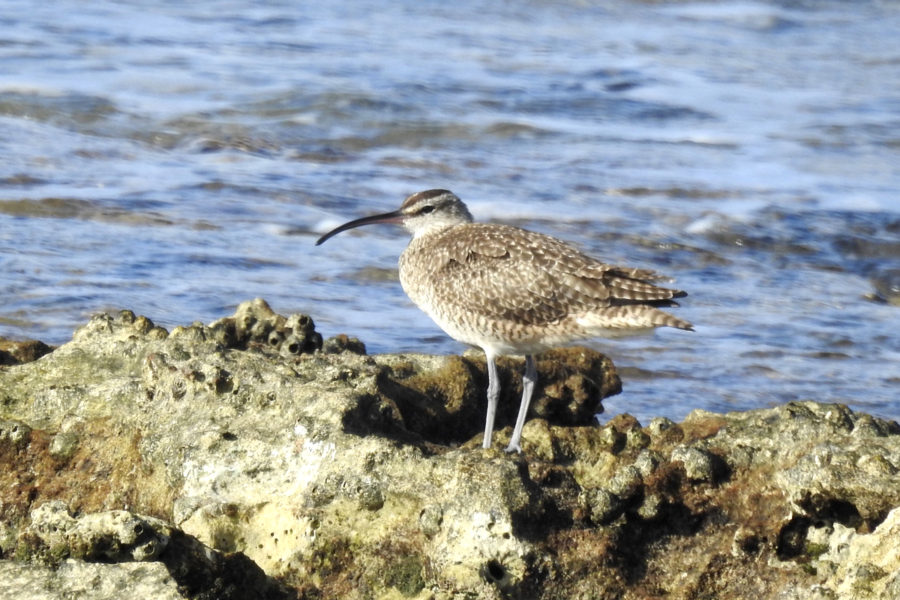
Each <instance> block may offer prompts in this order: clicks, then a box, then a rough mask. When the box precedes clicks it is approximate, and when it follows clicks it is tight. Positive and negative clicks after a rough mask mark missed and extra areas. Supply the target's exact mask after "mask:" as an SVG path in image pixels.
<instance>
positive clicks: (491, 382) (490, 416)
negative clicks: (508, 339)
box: [481, 352, 500, 448]
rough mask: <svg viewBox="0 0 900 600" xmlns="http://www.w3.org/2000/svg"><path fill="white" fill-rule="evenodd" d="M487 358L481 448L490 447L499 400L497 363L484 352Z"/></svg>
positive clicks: (491, 355)
mask: <svg viewBox="0 0 900 600" xmlns="http://www.w3.org/2000/svg"><path fill="white" fill-rule="evenodd" d="M485 358H487V372H488V389H487V401H488V405H487V421H486V422H485V424H484V442H483V443H482V444H481V447H482V448H490V447H491V436H492V435H493V433H494V417H496V416H497V401H498V400H499V399H500V377H498V376H497V363H495V362H494V355H493V354H488V353H486V352H485Z"/></svg>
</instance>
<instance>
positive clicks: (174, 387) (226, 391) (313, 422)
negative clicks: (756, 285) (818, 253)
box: [0, 300, 900, 600]
mask: <svg viewBox="0 0 900 600" xmlns="http://www.w3.org/2000/svg"><path fill="white" fill-rule="evenodd" d="M499 366H500V369H501V378H502V379H503V389H504V390H505V391H506V390H509V391H507V392H506V393H507V395H506V396H505V397H504V398H502V399H501V406H502V407H503V411H501V413H500V414H498V425H499V426H500V428H501V429H500V430H499V431H498V432H497V434H496V435H495V446H497V448H494V449H491V450H482V449H481V448H480V435H481V429H482V427H483V419H484V388H485V386H486V383H487V381H486V376H485V373H484V359H483V357H482V356H481V355H480V354H477V353H476V354H466V355H464V356H462V357H435V356H422V355H412V354H409V355H383V356H366V355H365V354H364V348H363V347H362V345H361V343H357V342H355V341H353V340H352V339H351V338H347V337H346V336H345V337H343V338H341V337H340V336H338V337H337V338H332V341H327V342H323V341H322V339H321V336H320V335H319V334H318V333H317V332H316V331H315V327H314V323H313V321H312V319H310V318H309V317H304V316H302V315H297V316H293V317H283V316H280V315H277V314H275V313H274V312H273V311H272V310H271V308H269V307H268V305H266V304H265V303H264V302H263V301H261V300H256V301H253V302H249V303H245V304H243V305H242V306H241V307H239V309H238V311H237V313H236V314H235V315H234V316H232V317H226V318H225V319H221V320H219V321H217V322H216V323H213V324H211V325H209V326H206V325H202V324H194V325H191V326H189V327H178V328H175V329H174V330H173V331H172V332H171V333H169V332H167V331H166V330H164V329H162V328H159V327H157V326H155V325H154V324H153V323H152V321H150V320H149V319H147V318H146V317H138V316H135V315H134V314H133V313H130V312H129V311H123V312H121V313H119V314H118V315H114V316H113V315H100V316H97V317H95V318H93V319H92V320H91V321H90V322H89V323H88V324H87V325H85V326H84V327H82V328H81V329H79V330H78V331H77V332H76V334H75V336H74V337H73V340H72V341H71V342H69V343H67V344H64V345H62V346H60V347H59V348H56V349H55V350H53V351H52V352H50V353H48V354H45V355H44V356H42V357H40V358H38V359H37V360H33V361H30V362H25V363H21V364H15V365H7V366H0V559H2V560H0V597H5V595H4V594H7V595H8V590H16V589H25V587H26V586H28V589H41V590H45V592H46V595H45V596H32V597H46V598H69V597H78V594H79V593H81V592H80V591H79V590H84V589H88V588H87V587H86V586H88V585H90V583H89V582H94V583H95V584H96V585H97V586H98V587H97V590H98V591H97V595H96V596H92V597H97V598H106V597H113V593H114V592H113V591H106V590H115V589H120V590H121V589H128V590H129V591H130V594H131V595H136V596H137V597H154V598H169V597H188V598H222V599H228V598H234V599H238V598H279V599H280V598H310V599H312V598H351V599H354V598H360V599H362V598H401V597H402V598H419V599H422V600H425V599H432V598H434V599H448V600H449V599H450V598H466V599H480V598H538V599H540V598H546V599H551V598H613V597H615V598H623V599H637V598H647V597H654V596H665V597H668V598H676V599H693V598H708V597H715V598H747V597H755V598H759V599H765V598H786V597H790V598H810V599H812V598H844V597H860V598H865V599H867V600H868V599H887V598H895V597H897V589H898V585H900V584H898V581H900V577H898V563H897V560H898V559H897V557H898V556H900V541H898V540H900V536H898V535H897V533H898V517H897V514H898V511H897V510H896V509H897V507H900V486H898V485H897V483H896V481H897V472H898V469H900V426H898V425H897V424H896V423H893V422H887V421H883V420H879V419H876V418H873V417H870V416H868V415H865V414H858V413H854V412H852V411H850V410H849V409H847V408H846V407H843V406H840V405H822V404H816V403H812V402H806V403H791V404H787V405H784V406H780V407H776V408H773V409H769V410H760V411H750V412H747V413H729V414H724V415H721V414H712V413H705V412H701V411H697V412H694V413H692V414H691V415H690V416H689V417H688V418H687V419H685V420H684V422H682V423H673V422H671V421H669V420H666V419H654V420H653V421H652V422H651V423H650V424H649V425H648V426H647V427H643V426H642V425H641V424H640V423H638V422H637V420H635V419H634V418H633V417H630V416H629V415H618V416H616V417H614V418H612V419H611V420H610V421H609V422H608V423H606V424H605V425H603V426H602V427H601V426H598V425H597V424H596V421H595V418H594V413H595V412H596V411H598V410H599V408H600V407H599V403H600V401H601V400H602V398H603V397H604V396H605V395H608V394H610V393H615V392H617V391H618V389H619V385H620V384H619V381H618V378H617V377H616V376H615V372H614V370H613V368H612V365H611V364H610V363H609V361H608V359H606V358H605V357H603V356H601V355H599V354H597V353H596V352H593V351H591V350H588V349H584V348H569V349H564V350H559V351H556V352H553V353H547V354H545V355H543V356H541V357H540V358H539V360H538V368H539V372H540V377H541V383H540V385H539V389H538V390H537V396H536V401H535V410H534V411H533V413H532V415H531V418H530V419H529V421H528V422H527V424H526V427H525V432H524V439H523V449H524V453H523V454H522V455H507V454H505V453H503V452H502V451H501V450H499V448H502V446H503V445H504V442H505V441H506V440H505V439H504V438H505V437H508V436H509V433H510V429H511V424H512V421H513V419H514V416H515V415H514V413H515V411H516V409H517V406H518V398H517V397H516V396H517V395H518V393H519V390H515V389H514V388H515V386H516V385H518V384H519V380H520V378H521V370H522V361H521V360H515V359H504V360H503V361H501V362H500V365H499ZM504 411H505V412H504ZM35 586H42V587H40V588H38V587H35ZM15 597H28V596H18V595H16V596H15Z"/></svg>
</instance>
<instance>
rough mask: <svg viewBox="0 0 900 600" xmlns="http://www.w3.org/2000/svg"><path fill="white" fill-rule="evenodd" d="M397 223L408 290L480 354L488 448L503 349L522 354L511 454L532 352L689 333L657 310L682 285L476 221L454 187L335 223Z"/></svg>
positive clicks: (532, 374)
mask: <svg viewBox="0 0 900 600" xmlns="http://www.w3.org/2000/svg"><path fill="white" fill-rule="evenodd" d="M372 223H397V224H400V225H403V227H405V228H406V230H407V231H408V232H409V233H411V234H412V240H411V241H410V242H409V246H407V247H406V250H404V251H403V253H402V254H401V255H400V284H401V285H402V286H403V291H405V292H406V294H407V295H408V296H409V298H410V299H411V300H412V301H413V302H414V303H415V304H416V306H418V307H419V308H420V309H422V310H423V311H425V313H427V314H428V316H429V317H431V318H432V320H434V322H435V323H436V324H437V325H438V326H439V327H440V328H441V329H443V330H444V331H445V332H446V333H447V335H449V336H450V337H452V338H454V339H456V340H459V341H460V342H463V343H465V344H469V345H471V346H477V347H479V348H481V349H482V350H483V351H484V354H485V357H486V359H487V372H488V387H487V419H486V422H485V426H484V441H483V443H482V446H483V447H484V448H490V446H491V437H492V435H493V430H494V417H495V415H496V412H497V401H498V399H499V397H500V380H499V377H498V375H497V365H496V362H495V359H496V357H497V356H505V355H524V356H525V375H524V377H523V380H522V388H523V391H522V401H521V404H520V405H519V414H518V417H517V418H516V425H515V427H514V428H513V433H512V437H511V438H510V441H509V445H508V446H507V447H506V451H507V452H521V451H522V450H521V446H520V442H521V439H522V427H523V426H524V425H525V417H526V416H527V414H528V405H529V403H530V402H531V396H532V394H533V393H534V386H535V382H536V381H537V371H536V369H535V366H534V355H535V354H537V353H539V352H542V351H544V350H547V349H550V348H553V347H555V346H560V345H563V344H566V343H568V342H572V341H575V340H581V339H587V338H593V337H613V336H617V335H623V334H631V333H637V332H640V331H644V330H650V329H653V328H654V327H660V326H662V327H675V328H678V329H686V330H688V331H693V327H692V326H691V324H690V323H688V322H687V321H684V320H682V319H679V318H677V317H674V316H672V315H670V314H668V313H666V312H663V311H662V310H660V308H665V307H670V306H677V303H676V302H675V301H674V299H675V298H680V297H682V296H686V295H687V294H686V293H685V292H683V291H681V290H675V289H668V288H664V287H659V286H657V285H655V284H654V283H653V282H654V281H658V280H659V279H662V277H660V276H659V275H657V274H656V273H654V272H653V271H649V270H645V269H632V268H625V267H616V266H613V265H608V264H605V263H602V262H600V261H597V260H595V259H593V258H591V257H589V256H587V255H586V254H583V253H582V252H580V251H578V250H577V249H576V248H574V247H573V246H570V245H569V244H567V243H565V242H563V241H562V240H558V239H556V238H554V237H551V236H549V235H544V234H541V233H535V232H533V231H528V230H526V229H520V228H518V227H512V226H510V225H496V224H488V223H474V222H473V219H472V215H471V213H470V212H469V209H468V208H467V207H466V205H465V204H463V202H462V200H460V199H459V198H457V197H456V195H455V194H453V193H452V192H450V191H448V190H426V191H424V192H418V193H415V194H413V195H411V196H409V197H408V198H406V200H404V201H403V204H402V205H401V206H400V208H399V209H398V210H395V211H393V212H389V213H384V214H379V215H373V216H369V217H363V218H361V219H355V220H353V221H350V222H348V223H344V224H343V225H341V226H340V227H337V228H335V229H332V230H331V231H329V232H328V233H326V234H325V235H323V236H322V237H320V238H319V239H318V240H317V241H316V245H317V246H318V245H319V244H321V243H323V242H324V241H326V240H328V239H329V238H331V237H332V236H334V235H337V234H338V233H340V232H342V231H346V230H348V229H353V228H355V227H360V226H362V225H369V224H372Z"/></svg>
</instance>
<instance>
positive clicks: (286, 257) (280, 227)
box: [0, 0, 900, 421]
mask: <svg viewBox="0 0 900 600" xmlns="http://www.w3.org/2000/svg"><path fill="white" fill-rule="evenodd" d="M319 4H322V5H319ZM897 31H900V3H897V2H854V3H843V2H827V1H825V2H783V3H772V2H739V1H733V2H727V1H725V2H715V3H684V2H672V3H666V2H653V3H645V2H624V1H622V2H616V1H614V2H602V3H590V2H587V3H585V2H517V3H488V2H485V3H479V2H462V3H455V4H454V5H453V6H452V7H451V6H436V5H433V4H431V3H421V2H409V1H401V2H394V3H388V4H387V5H385V4H384V3H377V2H363V1H359V2H342V3H336V4H330V3H302V5H300V6H298V5H297V3H293V2H287V1H285V2H269V3H266V4H265V5H264V6H260V5H259V4H258V3H253V2H247V1H233V2H226V3H222V2H215V3H213V2H204V1H200V2H193V3H181V2H174V1H170V2H152V3H151V2H137V1H134V2H91V3H83V2H76V1H66V0H63V1H59V2H54V3H43V4H42V3H33V2H26V1H18V0H7V1H6V2H4V3H3V4H2V5H0V155H2V157H3V158H2V161H0V298H2V300H0V336H7V337H13V338H39V339H42V340H44V341H46V342H48V343H55V344H59V343H63V342H65V341H66V340H68V339H69V338H70V336H71V333H72V331H73V329H74V328H76V327H77V326H79V325H80V324H82V323H84V322H85V321H86V319H87V318H88V317H89V316H90V315H91V314H92V313H95V312H98V311H103V310H116V309H119V308H130V309H133V310H135V311H136V312H138V313H141V314H145V315H147V316H149V317H150V318H152V319H153V320H154V321H156V322H157V323H159V324H162V325H163V326H167V327H172V326H175V325H178V324H186V323H190V322H193V321H196V320H201V321H205V322H209V321H212V320H214V319H217V318H219V317H221V316H223V315H226V314H230V313H231V312H232V311H233V309H234V307H235V306H236V305H237V304H238V303H239V302H241V301H243V300H247V299H250V298H253V297H256V296H261V297H264V298H266V299H267V300H268V301H269V302H270V303H271V304H272V306H273V307H274V308H275V309H276V310H277V311H279V312H281V313H285V314H287V313H291V312H305V313H308V314H310V315H312V317H313V318H314V320H315V321H316V323H317V327H318V329H319V330H320V331H321V332H322V333H323V335H325V336H330V335H334V334H336V333H339V332H346V333H348V334H350V335H355V336H358V337H359V338H361V339H362V340H363V341H364V342H365V343H366V344H367V346H368V348H369V351H370V352H399V351H424V352H434V353H451V352H460V351H462V349H463V348H462V347H461V346H460V345H459V344H457V343H456V342H453V341H452V340H449V339H448V338H446V337H445V336H444V335H443V334H442V333H441V332H440V331H439V330H438V329H437V328H436V327H435V326H434V325H433V324H432V323H431V322H430V321H429V320H428V318H427V317H426V316H425V315H424V314H422V313H420V312H418V311H417V310H416V309H415V307H413V306H412V305H411V304H410V302H409V301H408V300H407V299H406V297H405V296H404V295H403V292H402V290H401V289H400V286H399V284H398V283H397V281H396V280H395V269H396V258H397V255H398V254H399V253H400V252H401V250H402V249H403V246H404V244H405V236H404V234H403V232H402V231H400V230H397V229H393V228H390V227H387V226H383V227H373V228H370V229H367V230H360V231H358V232H354V233H348V234H344V235H342V236H339V237H337V238H335V239H333V240H331V241H329V242H328V244H326V245H324V246H321V247H318V248H316V247H314V246H313V241H314V240H315V238H316V236H317V235H318V234H320V233H322V232H324V231H326V230H327V229H329V228H330V227H332V226H335V225H337V224H339V223H341V222H343V221H345V220H349V219H350V218H355V217H357V216H361V215H364V214H369V213H373V212H382V211H385V210H390V209H393V208H395V207H396V206H397V205H398V204H399V202H400V201H401V200H402V199H403V197H404V196H406V195H407V194H409V193H412V192H415V191H418V190H422V189H428V188H434V187H445V188H450V189H452V190H454V191H455V192H457V194H459V195H460V196H461V197H462V198H463V199H464V200H466V201H467V202H468V203H469V206H470V208H471V210H472V212H473V213H474V214H475V215H476V217H477V218H479V219H482V220H491V221H495V222H508V223H514V224H517V225H521V226H525V227H528V228H532V229H536V230H540V231H543V232H546V233H550V234H552V235H556V236H558V237H562V238H564V239H567V240H569V241H572V242H574V243H576V244H578V245H579V246H580V247H582V248H583V249H584V250H586V251H588V252H589V253H591V254H594V255H596V256H597V257H599V258H602V259H603V260H606V261H609V262H620V263H624V264H629V265H634V266H641V267H647V268H654V269H657V270H659V271H662V272H664V273H666V274H669V275H671V276H673V277H674V278H675V279H676V280H677V285H678V286H679V287H681V288H683V289H685V290H687V291H688V292H689V293H690V296H689V297H688V298H686V299H685V301H684V302H683V306H682V308H680V309H678V314H679V316H682V317H684V318H687V319H689V320H691V321H693V322H694V323H695V325H696V327H697V331H696V332H694V333H685V332H680V331H668V330H667V331H661V332H658V333H657V334H656V335H654V336H651V337H640V338H629V339H625V340H615V341H603V340H600V341H597V342H594V345H595V346H596V347H598V348H600V349H602V350H604V351H606V352H608V353H609V354H610V355H611V356H612V358H613V360H614V362H615V363H616V365H617V366H618V367H619V368H620V369H621V370H622V374H623V378H624V387H625V390H624V392H623V394H621V395H620V396H618V397H616V398H614V399H610V400H608V401H607V402H606V408H607V411H608V412H610V413H616V412H622V411H628V412H631V413H632V414H635V415H636V416H638V418H639V419H641V420H642V421H645V420H647V419H649V418H650V417H652V416H655V415H665V416H669V417H671V418H675V419H679V418H681V417H683V416H684V415H685V414H687V413H688V412H689V411H690V410H692V409H694V408H704V409H708V410H717V411H723V410H734V409H747V408H755V407H764V406H769V405H772V404H774V403H779V402H784V401H788V400H794V399H813V400H820V401H829V402H844V403H848V404H850V405H851V406H853V407H855V408H859V409H862V410H866V411H868V412H872V413H874V414H876V415H881V416H886V417H890V418H895V419H896V418H900V397H898V390H900V336H898V333H897V331H900V312H898V311H900V307H898V306H896V305H893V304H890V303H885V302H880V301H878V300H877V299H874V298H873V295H874V294H875V292H876V289H879V290H881V294H882V296H885V295H886V296H888V297H890V294H891V292H892V290H894V291H895V292H898V293H900V290H897V284H898V281H900V275H897V274H896V273H897V270H898V269H900V167H898V165H900V45H898V44H897V43H896V35H897ZM885 290H886V292H885Z"/></svg>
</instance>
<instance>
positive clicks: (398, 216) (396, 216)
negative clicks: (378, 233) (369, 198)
mask: <svg viewBox="0 0 900 600" xmlns="http://www.w3.org/2000/svg"><path fill="white" fill-rule="evenodd" d="M401 222H403V213H401V212H400V211H399V210H395V211H393V212H389V213H384V214H381V215H372V216H371V217H363V218H361V219H354V220H352V221H350V222H349V223H344V224H343V225H341V226H339V227H335V228H334V229H332V230H331V231H329V232H328V233H326V234H325V235H323V236H322V237H320V238H319V239H318V240H316V246H318V245H319V244H322V243H323V242H325V241H326V240H328V239H329V238H331V237H334V236H336V235H337V234H339V233H340V232H342V231H347V230H348V229H354V228H356V227H362V226H363V225H371V224H372V223H401Z"/></svg>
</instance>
